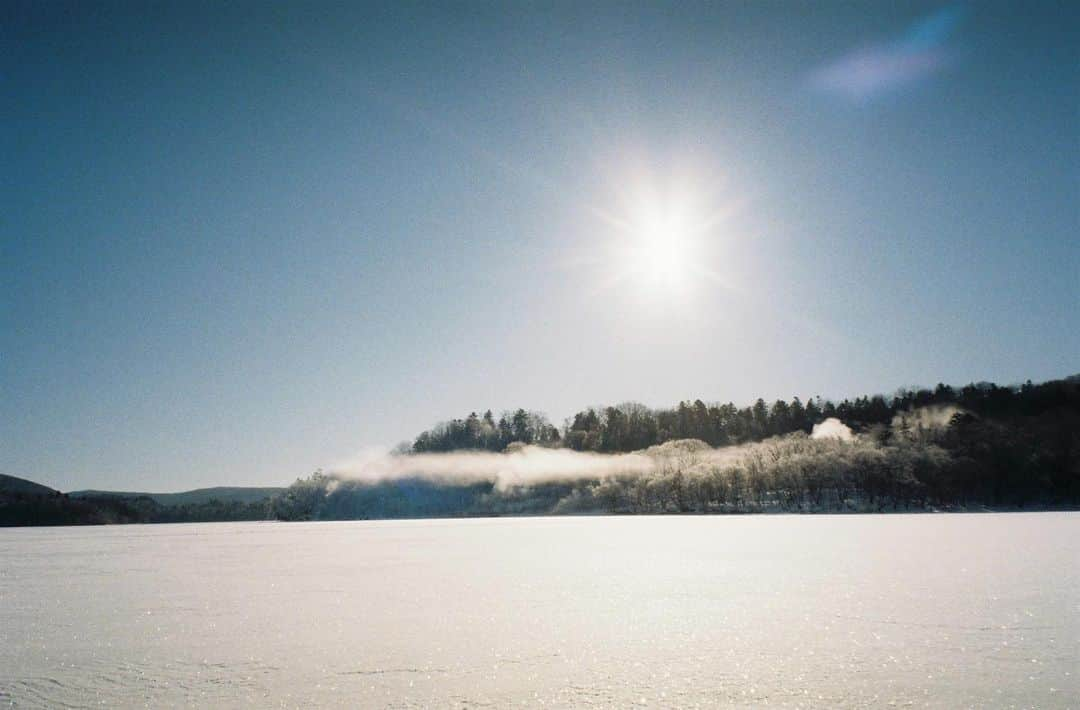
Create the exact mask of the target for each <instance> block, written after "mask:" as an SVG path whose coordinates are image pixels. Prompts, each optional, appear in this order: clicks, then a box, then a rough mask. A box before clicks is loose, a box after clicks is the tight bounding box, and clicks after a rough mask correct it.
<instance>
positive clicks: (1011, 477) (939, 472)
mask: <svg viewBox="0 0 1080 710" xmlns="http://www.w3.org/2000/svg"><path fill="white" fill-rule="evenodd" d="M830 418H836V419H839V420H842V421H843V422H844V424H846V425H847V427H850V431H851V432H853V433H852V434H851V435H849V436H846V437H842V438H815V437H813V436H810V435H809V434H810V432H812V431H813V429H814V426H815V425H816V424H820V423H822V422H824V421H825V420H827V419H830ZM840 429H841V430H843V431H844V432H847V431H849V430H848V429H847V428H845V427H840ZM524 444H532V445H539V446H548V447H561V448H566V449H572V450H575V451H582V452H596V453H610V454H614V453H625V452H639V453H641V454H642V455H644V456H647V457H651V458H652V459H653V460H654V461H655V462H656V465H655V467H653V468H652V469H651V470H650V472H648V473H645V474H641V473H637V474H629V473H628V474H625V475H621V474H618V475H608V476H604V477H602V478H581V479H579V480H565V478H561V479H558V480H540V481H533V482H532V483H530V484H528V485H515V486H501V485H499V484H498V482H497V481H495V480H479V481H478V480H468V481H458V480H451V479H442V480H439V479H432V478H429V477H425V476H423V475H417V476H413V477H408V478H402V479H386V480H377V481H360V480H349V479H341V478H337V477H334V476H333V475H324V474H322V473H321V472H319V473H317V474H316V475H314V476H312V477H310V478H306V479H298V480H297V482H296V483H295V484H294V485H293V486H291V487H290V488H289V489H287V490H286V492H285V493H284V494H282V495H280V496H278V497H277V498H276V499H275V500H274V502H273V503H272V510H273V514H274V516H275V517H277V518H279V519H291V520H295V519H313V518H326V519H334V518H337V519H343V518H384V517H429V516H461V515H521V514H526V515H527V514H559V513H582V512H608V513H670V512H700V513H718V512H760V511H768V510H777V511H804V512H806V511H829V510H837V511H844V510H848V511H881V510H911V509H920V510H924V509H928V508H930V509H934V508H937V509H968V508H971V507H972V506H974V507H991V508H997V509H1002V508H1025V507H1031V506H1036V507H1061V506H1065V507H1076V506H1077V505H1080V376H1073V377H1069V378H1066V379H1063V380H1055V381H1050V382H1044V383H1042V384H1033V383H1031V382H1030V381H1029V382H1026V383H1024V384H1023V385H1019V386H1008V387H1002V386H998V385H995V384H991V383H979V384H971V385H968V386H965V387H961V388H953V387H950V386H948V385H944V384H940V385H938V386H937V387H935V388H933V389H924V388H918V389H902V390H899V391H898V392H897V393H896V394H895V395H894V396H892V397H891V398H886V397H883V396H880V395H875V396H865V397H858V398H856V399H846V400H843V401H841V402H839V403H833V402H831V401H828V400H822V399H820V398H812V399H808V400H807V401H806V403H805V404H804V403H803V402H802V401H801V400H800V399H798V398H795V399H793V400H791V401H790V402H787V401H784V400H778V401H776V402H774V403H773V404H772V405H768V404H766V403H765V402H764V400H762V399H758V400H757V401H756V402H754V404H752V405H750V406H746V407H736V406H735V405H733V404H731V403H727V404H705V403H704V402H703V401H702V400H695V401H692V402H689V401H684V402H681V403H679V404H678V405H677V406H676V407H673V408H668V409H651V408H648V407H645V406H643V405H640V404H622V405H618V406H612V407H600V408H595V407H594V408H589V409H586V410H583V411H581V412H578V413H577V414H575V415H574V416H573V417H571V418H569V419H568V420H567V421H566V423H565V424H564V426H563V427H562V429H561V430H560V429H556V428H555V427H554V426H552V425H551V424H550V423H549V422H548V421H547V419H545V418H544V417H543V416H542V415H540V414H538V413H535V412H528V411H526V410H523V409H519V410H517V411H516V412H508V413H506V414H504V415H502V416H501V417H500V418H499V419H498V420H497V421H496V420H495V418H494V417H493V416H492V414H491V412H485V413H484V414H483V415H476V414H470V415H469V416H468V417H465V418H463V419H457V420H453V421H451V422H447V423H444V424H441V425H439V426H437V427H435V428H433V429H431V430H429V431H426V432H424V433H422V434H421V435H420V436H418V437H417V438H416V440H415V441H414V442H413V443H412V444H411V445H408V446H403V447H401V450H400V451H399V452H398V453H399V455H409V454H411V453H428V452H450V451H459V450H476V449H480V450H488V451H500V450H504V449H507V448H509V450H511V451H513V450H516V448H517V447H520V446H521V445H524ZM717 447H730V448H717ZM718 452H729V453H730V454H731V455H730V456H727V455H719V454H718Z"/></svg>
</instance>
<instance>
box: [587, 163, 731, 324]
mask: <svg viewBox="0 0 1080 710" xmlns="http://www.w3.org/2000/svg"><path fill="white" fill-rule="evenodd" d="M635 188H636V189H627V190H625V191H623V192H622V193H621V194H620V198H621V199H619V200H618V203H617V205H615V206H614V207H615V209H613V210H612V211H600V210H596V214H598V215H599V216H600V217H601V218H602V219H603V221H604V222H605V223H606V224H607V225H608V227H609V228H610V229H609V232H608V241H607V244H608V252H607V255H606V257H605V259H604V262H605V264H606V270H607V271H608V274H609V277H608V278H607V279H606V280H605V285H606V287H609V288H613V289H619V290H623V291H625V292H626V293H628V294H629V295H630V296H631V297H636V298H640V299H644V300H645V301H647V302H652V303H656V304H665V303H674V302H681V303H685V301H686V299H687V297H688V296H690V295H691V294H692V293H693V292H694V291H695V290H696V289H697V287H699V286H700V285H702V283H703V282H706V281H709V282H712V283H719V284H721V285H722V283H723V282H722V280H721V279H720V278H719V277H718V276H717V274H716V272H715V264H710V261H712V260H713V258H710V255H712V257H715V250H714V249H712V248H711V245H712V244H713V243H715V241H716V239H717V238H718V237H719V236H720V235H719V234H718V230H719V227H720V225H721V222H723V221H724V220H726V219H727V218H728V217H730V216H731V214H732V212H733V209H732V207H731V206H730V205H728V206H725V207H721V208H717V207H716V205H715V203H713V202H712V201H711V200H705V199H703V196H704V195H706V194H708V192H709V191H707V190H705V191H703V190H702V189H701V187H700V185H698V184H697V183H694V182H691V181H681V182H678V183H675V184H670V185H667V186H665V187H663V188H660V189H658V188H657V187H656V183H655V182H654V181H651V180H641V181H640V182H639V183H637V184H636V185H635Z"/></svg>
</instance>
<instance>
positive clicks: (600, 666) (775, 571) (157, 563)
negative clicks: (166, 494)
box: [0, 513, 1080, 708]
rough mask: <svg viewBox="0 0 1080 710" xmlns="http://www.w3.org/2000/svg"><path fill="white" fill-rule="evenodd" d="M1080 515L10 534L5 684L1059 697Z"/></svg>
mask: <svg viewBox="0 0 1080 710" xmlns="http://www.w3.org/2000/svg"><path fill="white" fill-rule="evenodd" d="M1078 675H1080V514H1078V513H1037V514H971V515H913V516H908V515H889V516H851V515H848V516H826V515H815V516H745V517H743V516H708V517H678V516H669V517H588V518H587V517H580V518H575V517H568V518H513V519H510V518H507V519H486V520H424V521H383V522H344V523H294V524H276V523H227V524H206V525H197V524H190V525H158V526H115V527H98V528H54V529H46V528H26V529H4V530H0V704H7V703H14V704H15V705H16V706H20V707H21V706H29V707H33V706H49V707H53V706H61V705H64V704H71V705H99V704H102V705H105V706H109V707H117V706H146V705H148V706H152V707H161V706H176V705H187V706H191V705H198V706H202V707H208V706H238V705H240V706H248V705H250V706H275V707H276V706H289V707H292V706H315V705H317V706H346V707H380V706H395V707H402V706H405V707H412V706H416V707H430V706H447V705H451V706H474V705H492V706H498V707H504V706H508V705H511V704H515V705H517V704H525V705H532V706H539V705H546V706H582V705H590V704H591V705H598V706H617V707H625V706H627V705H631V704H637V703H640V704H643V705H645V704H647V705H652V706H679V707H694V706H716V705H721V706H723V705H734V706H759V705H764V704H765V703H768V704H769V705H770V706H777V705H779V706H808V705H826V704H827V705H841V706H858V707H862V706H869V705H873V706H882V705H886V704H889V703H894V704H899V705H915V706H927V705H929V706H934V707H943V708H946V707H947V708H954V707H967V706H974V707H991V706H993V707H1029V706H1030V707H1044V708H1045V707H1068V706H1070V705H1072V706H1075V705H1076V703H1077V698H1080V678H1078Z"/></svg>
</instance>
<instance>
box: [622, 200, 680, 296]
mask: <svg viewBox="0 0 1080 710" xmlns="http://www.w3.org/2000/svg"><path fill="white" fill-rule="evenodd" d="M629 226H630V229H629V231H628V233H627V234H626V235H625V236H626V244H625V245H624V253H623V255H622V258H623V259H624V260H625V262H626V264H625V267H626V270H627V271H628V272H629V273H628V274H627V276H628V277H629V278H632V279H634V280H637V281H640V282H643V283H645V284H646V285H649V286H652V287H660V288H666V289H677V288H680V287H681V286H684V285H685V284H686V282H687V280H688V279H689V278H690V275H691V273H690V267H691V262H690V256H691V251H692V249H693V244H692V242H691V237H692V235H691V234H690V233H689V231H688V230H687V229H686V228H685V227H684V226H683V224H682V220H680V219H677V215H668V214H659V215H649V216H646V217H643V218H639V220H638V221H637V222H636V223H631V224H630V225H629Z"/></svg>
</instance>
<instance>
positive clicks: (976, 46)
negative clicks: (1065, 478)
mask: <svg viewBox="0 0 1080 710" xmlns="http://www.w3.org/2000/svg"><path fill="white" fill-rule="evenodd" d="M169 5H171V6H169ZM0 37H2V49H0V86H2V87H3V96H4V100H3V106H4V108H3V112H2V114H0V115H2V121H3V131H2V136H0V145H2V153H0V155H2V164H3V166H4V168H3V173H2V175H3V190H2V200H3V202H2V205H0V207H2V217H0V238H2V252H0V278H2V287H0V288H2V301H0V339H2V340H0V387H2V389H0V426H2V428H0V472H3V473H8V474H12V475H17V476H23V477H27V478H31V479H34V480H37V481H40V482H42V483H46V484H48V485H52V486H55V487H58V488H61V489H64V490H71V489H76V488H83V487H97V488H118V489H139V490H155V491H164V490H179V489H185V488H192V487H197V486H205V485H216V484H235V485H244V484H250V485H256V484H271V485H272V484H285V483H288V482H289V481H291V480H293V479H294V478H295V477H296V476H299V475H306V474H308V473H310V472H311V471H312V470H313V469H315V468H316V467H318V466H324V465H327V464H332V463H334V462H335V461H338V460H341V459H343V458H347V457H349V456H351V455H353V454H355V453H356V452H357V451H358V450H361V449H363V448H365V447H369V446H374V445H393V444H395V443H397V442H398V441H400V440H403V439H408V438H411V437H412V436H414V435H415V434H416V433H418V432H419V431H420V430H422V429H424V428H427V427H429V426H430V425H432V424H434V423H435V422H437V421H440V420H444V419H448V418H451V417H455V416H463V415H465V414H467V413H468V412H469V411H471V410H477V411H483V410H484V409H486V408H491V409H493V410H495V412H496V413H498V412H499V411H501V410H503V409H510V408H515V407H518V406H523V407H526V408H529V409H537V410H540V411H543V412H546V413H547V414H548V415H549V416H550V417H551V418H552V420H553V421H555V422H557V423H561V421H562V419H563V418H564V417H566V416H568V415H570V414H572V413H573V412H574V411H577V410H578V409H581V408H583V407H585V406H588V405H590V404H608V403H617V402H621V401H626V400H638V401H642V402H644V403H646V404H649V405H656V406H659V405H671V404H674V403H675V402H677V401H679V400H680V399H684V398H699V397H700V398H702V399H705V400H706V401H715V400H722V401H728V400H731V401H734V402H736V403H738V404H745V403H749V402H751V401H752V400H753V399H755V398H757V397H759V396H761V397H765V398H766V399H767V400H772V399H776V398H777V397H784V398H790V397H792V396H794V395H798V396H800V397H802V398H804V399H805V398H806V397H809V396H813V395H819V394H820V395H823V396H831V397H837V398H841V397H844V396H848V395H859V394H863V393H875V392H881V393H891V392H893V391H894V390H895V389H896V388H897V387H899V386H902V385H913V384H927V385H933V384H935V383H937V382H939V381H944V382H949V383H953V384H964V383H967V382H971V381H978V380H992V381H997V382H1001V383H1012V382H1018V381H1023V380H1025V379H1028V378H1031V379H1033V380H1036V381H1038V380H1041V379H1049V378H1054V377H1059V376H1063V375H1067V374H1071V373H1075V372H1077V371H1080V287H1078V286H1077V283H1078V280H1080V243H1078V228H1080V213H1078V206H1077V204H1078V201H1077V198H1078V195H1080V190H1078V188H1080V168H1078V165H1080V163H1078V159H1080V150H1078V149H1080V132H1078V107H1080V74H1078V67H1080V50H1078V47H1080V4H1077V3H1074V2H1060V3H1018V2H1006V3H973V4H962V5H942V4H940V3H934V4H922V3H895V2H880V3H852V2H843V3H841V2H818V3H796V2H788V1H786V0H785V1H782V2H766V1H754V2H729V3H708V4H701V5H698V4H694V3H677V4H676V3H672V4H661V3H645V4H633V3H625V2H619V3H612V4H593V3H578V2H558V3H517V2H514V3H511V2H506V3H492V4H487V3H461V4H458V3H443V4H439V5H432V6H427V5H422V4H410V3H397V2H392V3H384V4H381V5H363V4H360V3H355V4H353V5H352V7H347V8H346V7H341V6H339V5H338V4H336V3H335V4H333V5H331V4H327V5H322V4H319V3H307V2H303V3H301V2H290V3H283V4H282V5H280V6H278V7H273V6H271V5H269V4H267V3H261V2H260V3H252V4H249V5H240V4H227V3H220V2H212V3H206V4H199V3H194V2H177V3H171V4H163V3H125V4H119V5H115V4H107V5H100V4H97V3H94V2H77V3H72V4H71V5H67V6H65V5H63V4H61V3H53V2H49V3H44V2H11V1H10V0H9V1H8V2H4V3H3V8H2V9H0Z"/></svg>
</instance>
